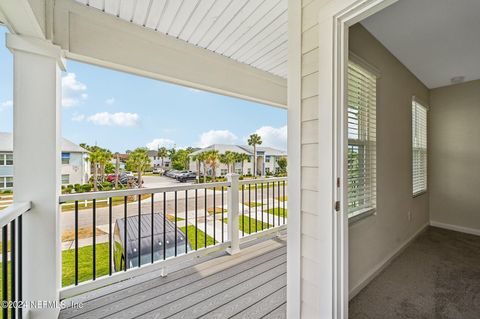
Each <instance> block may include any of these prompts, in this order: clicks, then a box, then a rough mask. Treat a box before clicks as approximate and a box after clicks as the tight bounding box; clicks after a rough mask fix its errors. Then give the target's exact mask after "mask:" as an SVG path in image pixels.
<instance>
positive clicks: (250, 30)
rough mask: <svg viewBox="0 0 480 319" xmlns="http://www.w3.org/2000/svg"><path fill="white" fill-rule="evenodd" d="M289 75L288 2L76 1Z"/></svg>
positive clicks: (251, 63)
mask: <svg viewBox="0 0 480 319" xmlns="http://www.w3.org/2000/svg"><path fill="white" fill-rule="evenodd" d="M77 1H78V2H80V3H82V4H84V5H88V6H91V7H94V8H96V9H99V10H102V11H104V12H105V13H108V14H111V15H115V16H117V17H119V18H120V19H123V20H126V21H130V22H132V23H135V24H138V25H140V26H144V27H146V28H149V29H153V30H155V31H157V32H161V33H163V34H166V35H169V36H172V37H175V38H178V39H181V40H184V41H186V42H188V43H191V44H193V45H196V46H199V47H201V48H204V49H208V50H210V51H213V52H216V53H219V54H222V55H224V56H227V57H229V58H231V59H233V60H236V61H238V62H241V63H245V64H248V65H251V66H253V67H255V68H258V69H260V70H263V71H267V72H270V73H272V74H275V75H278V76H281V77H283V78H286V77H287V52H288V50H287V40H288V36H287V0H123V1H121V0H77Z"/></svg>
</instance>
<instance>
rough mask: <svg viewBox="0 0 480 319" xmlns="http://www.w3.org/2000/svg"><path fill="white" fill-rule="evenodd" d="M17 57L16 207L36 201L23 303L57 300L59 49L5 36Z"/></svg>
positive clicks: (26, 247)
mask: <svg viewBox="0 0 480 319" xmlns="http://www.w3.org/2000/svg"><path fill="white" fill-rule="evenodd" d="M7 47H8V48H9V49H10V50H11V51H12V53H13V77H14V84H13V90H14V92H13V104H14V108H13V161H14V163H13V165H14V167H15V171H14V181H13V183H14V203H21V202H28V201H31V202H32V207H31V210H30V212H29V213H28V214H25V216H24V217H23V218H22V219H23V222H22V223H23V240H22V244H23V246H22V247H23V262H22V268H23V272H22V274H23V280H22V291H23V296H22V297H23V300H24V301H25V302H34V301H40V302H45V303H47V302H49V304H53V303H54V302H57V303H58V301H59V290H60V286H61V250H60V214H59V203H58V198H59V195H60V171H61V162H60V155H61V137H60V118H61V111H60V108H61V69H62V68H64V61H63V57H62V51H61V49H60V47H58V46H55V45H53V44H52V43H51V42H49V41H47V40H43V39H40V38H32V37H28V36H21V35H13V34H7ZM59 310H60V309H59V308H55V307H51V306H50V307H38V308H34V307H32V308H24V309H23V314H24V316H23V317H24V318H32V319H33V318H35V319H44V318H45V319H48V318H57V317H58V313H59Z"/></svg>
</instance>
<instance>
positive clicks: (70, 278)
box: [62, 243, 109, 287]
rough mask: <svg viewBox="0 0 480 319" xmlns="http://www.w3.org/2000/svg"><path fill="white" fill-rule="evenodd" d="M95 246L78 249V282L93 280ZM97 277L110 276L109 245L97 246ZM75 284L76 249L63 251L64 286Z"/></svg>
mask: <svg viewBox="0 0 480 319" xmlns="http://www.w3.org/2000/svg"><path fill="white" fill-rule="evenodd" d="M92 247H93V246H85V247H81V248H79V249H78V282H82V281H87V280H90V279H92V273H93V269H92V258H93V252H92ZM96 247H97V248H96V259H97V260H96V261H97V263H96V266H97V269H96V275H97V277H101V276H104V275H108V258H109V256H108V243H103V244H97V245H96ZM74 283H75V249H69V250H64V251H62V286H63V287H65V286H70V285H73V284H74Z"/></svg>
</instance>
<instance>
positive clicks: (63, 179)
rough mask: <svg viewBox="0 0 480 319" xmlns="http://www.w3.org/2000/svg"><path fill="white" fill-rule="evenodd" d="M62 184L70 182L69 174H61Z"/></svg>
mask: <svg viewBox="0 0 480 319" xmlns="http://www.w3.org/2000/svg"><path fill="white" fill-rule="evenodd" d="M62 184H70V175H69V174H62Z"/></svg>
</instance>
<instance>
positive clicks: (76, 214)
mask: <svg viewBox="0 0 480 319" xmlns="http://www.w3.org/2000/svg"><path fill="white" fill-rule="evenodd" d="M76 285H78V201H75V286H76Z"/></svg>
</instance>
